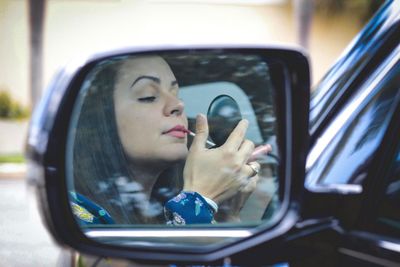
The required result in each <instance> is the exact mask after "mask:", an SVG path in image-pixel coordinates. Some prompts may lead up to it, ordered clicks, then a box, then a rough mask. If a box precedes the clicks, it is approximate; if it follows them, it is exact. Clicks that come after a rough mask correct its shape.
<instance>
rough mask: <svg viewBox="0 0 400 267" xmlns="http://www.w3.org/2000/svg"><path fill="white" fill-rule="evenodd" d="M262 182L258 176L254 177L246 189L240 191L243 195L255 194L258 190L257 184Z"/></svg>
mask: <svg viewBox="0 0 400 267" xmlns="http://www.w3.org/2000/svg"><path fill="white" fill-rule="evenodd" d="M259 180H260V176H259V175H256V176H253V177H251V178H250V179H249V181H248V183H247V185H246V186H245V187H243V188H242V189H241V190H240V191H241V192H242V193H250V192H253V191H254V190H255V189H256V186H257V183H258V181H259Z"/></svg>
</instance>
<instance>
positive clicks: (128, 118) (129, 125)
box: [118, 108, 159, 158]
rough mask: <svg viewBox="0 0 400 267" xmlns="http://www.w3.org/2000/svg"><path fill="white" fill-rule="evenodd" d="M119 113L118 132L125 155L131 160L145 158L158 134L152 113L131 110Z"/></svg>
mask: <svg viewBox="0 0 400 267" xmlns="http://www.w3.org/2000/svg"><path fill="white" fill-rule="evenodd" d="M120 113H123V115H120V117H119V118H118V121H119V125H118V131H119V137H120V139H121V143H122V146H123V148H124V150H125V153H126V154H127V155H128V156H129V157H131V158H135V157H146V154H147V153H148V152H149V150H150V149H149V145H151V144H154V142H155V139H156V137H157V133H158V132H159V130H158V129H157V128H156V126H157V125H158V124H157V121H156V118H154V112H143V111H141V110H135V109H133V108H132V109H130V110H129V111H125V112H122V110H121V112H120ZM152 115H153V116H152Z"/></svg>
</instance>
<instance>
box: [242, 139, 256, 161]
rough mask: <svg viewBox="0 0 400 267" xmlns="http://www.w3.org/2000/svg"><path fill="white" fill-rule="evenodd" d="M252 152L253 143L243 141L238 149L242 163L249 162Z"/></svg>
mask: <svg viewBox="0 0 400 267" xmlns="http://www.w3.org/2000/svg"><path fill="white" fill-rule="evenodd" d="M253 152H254V143H253V142H252V141H250V140H247V139H246V140H244V141H243V143H242V145H241V146H240V148H239V151H238V155H239V156H240V157H241V158H242V159H243V161H242V162H243V163H246V162H247V161H249V158H250V157H251V155H252V153H253Z"/></svg>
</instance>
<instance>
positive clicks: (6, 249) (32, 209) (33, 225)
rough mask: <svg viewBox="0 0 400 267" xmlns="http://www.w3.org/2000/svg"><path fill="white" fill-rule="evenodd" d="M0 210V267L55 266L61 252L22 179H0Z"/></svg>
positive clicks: (32, 195) (30, 191) (30, 190)
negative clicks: (43, 222) (42, 220)
mask: <svg viewBox="0 0 400 267" xmlns="http://www.w3.org/2000/svg"><path fill="white" fill-rule="evenodd" d="M0 211H1V215H0V266H10V267H13V266H52V267H53V266H58V263H59V262H58V258H59V255H60V249H59V247H57V246H56V245H55V243H54V241H52V239H51V237H50V236H49V234H48V233H47V231H46V229H45V228H44V226H43V225H42V222H41V219H40V216H39V212H38V209H37V203H36V200H35V196H34V193H33V189H32V188H30V187H28V186H27V185H26V184H25V180H24V179H23V178H21V177H19V178H18V177H10V178H7V177H4V176H3V177H0Z"/></svg>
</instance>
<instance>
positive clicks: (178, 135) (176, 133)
mask: <svg viewBox="0 0 400 267" xmlns="http://www.w3.org/2000/svg"><path fill="white" fill-rule="evenodd" d="M165 134H166V135H169V136H172V137H176V138H185V137H186V133H185V132H182V131H179V130H176V131H174V130H173V131H169V132H167V133H165Z"/></svg>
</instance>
